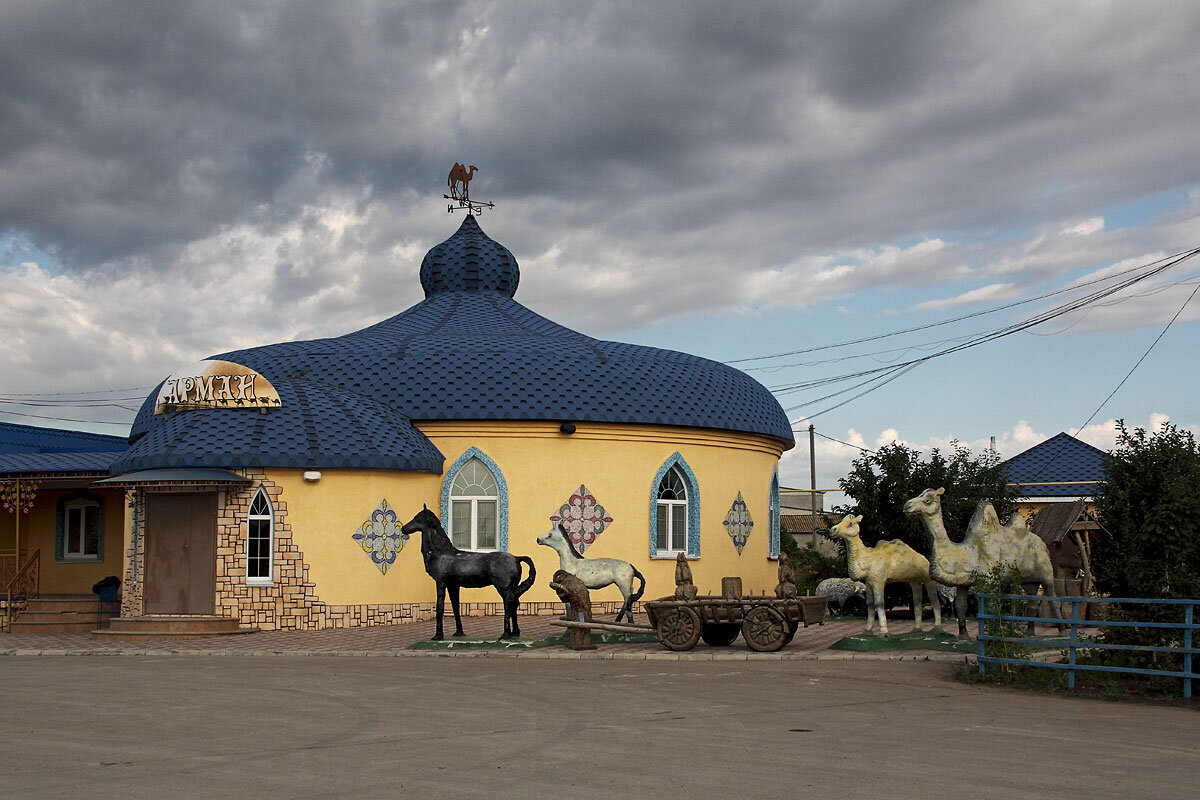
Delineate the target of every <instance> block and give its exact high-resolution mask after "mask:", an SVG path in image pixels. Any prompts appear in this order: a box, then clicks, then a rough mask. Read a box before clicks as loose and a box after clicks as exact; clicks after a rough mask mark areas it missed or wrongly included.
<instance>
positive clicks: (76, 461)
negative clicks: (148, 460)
mask: <svg viewBox="0 0 1200 800" xmlns="http://www.w3.org/2000/svg"><path fill="white" fill-rule="evenodd" d="M122 441H124V440H122ZM119 455H120V452H119V451H114V450H86V451H81V452H63V453H0V475H22V474H26V475H28V474H38V475H42V474H51V473H56V472H57V473H67V472H95V473H104V472H108V470H109V467H110V466H111V465H112V463H113V461H115V460H116V458H117V456H119Z"/></svg>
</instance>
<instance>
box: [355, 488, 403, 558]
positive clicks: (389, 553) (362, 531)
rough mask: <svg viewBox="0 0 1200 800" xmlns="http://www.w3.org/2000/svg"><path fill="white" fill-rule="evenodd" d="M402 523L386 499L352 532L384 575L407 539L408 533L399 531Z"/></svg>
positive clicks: (359, 544)
mask: <svg viewBox="0 0 1200 800" xmlns="http://www.w3.org/2000/svg"><path fill="white" fill-rule="evenodd" d="M402 524H403V523H401V522H399V521H397V519H396V510H395V509H394V508H392V507H391V506H390V505H388V501H387V500H382V501H380V503H379V506H378V507H377V508H376V509H375V510H374V511H372V512H371V516H369V517H367V521H366V522H364V523H363V524H362V525H360V526H358V530H357V531H355V532H354V541H356V542H358V546H359V547H361V548H362V550H363V552H364V553H366V554H367V555H369V556H370V557H371V561H372V562H374V564H375V566H377V567H379V571H380V572H382V573H383V574H384V575H387V571H388V567H390V566H392V564H395V563H396V555H397V554H398V553H399V552H400V551H401V550H403V549H404V543H405V542H407V541H408V535H407V534H404V533H401V532H400V528H401V526H402Z"/></svg>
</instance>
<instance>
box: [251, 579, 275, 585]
mask: <svg viewBox="0 0 1200 800" xmlns="http://www.w3.org/2000/svg"><path fill="white" fill-rule="evenodd" d="M246 585H247V586H274V585H275V581H274V580H272V579H271V578H246Z"/></svg>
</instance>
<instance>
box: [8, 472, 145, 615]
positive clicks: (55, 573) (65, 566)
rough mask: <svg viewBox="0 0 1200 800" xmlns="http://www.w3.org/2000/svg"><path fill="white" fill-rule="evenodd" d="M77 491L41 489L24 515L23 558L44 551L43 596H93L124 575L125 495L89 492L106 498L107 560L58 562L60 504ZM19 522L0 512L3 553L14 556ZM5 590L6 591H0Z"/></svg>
mask: <svg viewBox="0 0 1200 800" xmlns="http://www.w3.org/2000/svg"><path fill="white" fill-rule="evenodd" d="M76 491H78V490H76V489H44V488H43V489H40V490H39V491H38V493H37V495H36V499H35V502H34V506H33V509H32V510H31V511H30V513H29V514H27V515H26V514H22V515H21V555H22V558H27V557H28V556H29V555H30V554H32V553H33V551H34V550H39V549H40V550H41V551H42V552H41V592H42V594H91V593H92V585H93V584H95V583H96V582H97V581H99V580H100V579H101V578H105V577H107V576H109V575H118V576H119V575H120V574H121V563H122V557H123V549H124V535H125V493H124V492H121V491H113V490H111V489H107V490H98V489H92V488H89V489H87V490H86V491H87V492H88V493H89V494H93V495H98V496H100V497H103V498H104V560H103V561H99V562H97V561H81V562H65V561H64V562H57V561H55V560H54V538H55V534H56V530H57V519H58V500H59V498H61V497H63V496H64V495H68V494H73V493H74V492H76ZM14 536H15V522H14V517H13V514H12V513H11V512H8V511H5V510H4V509H0V552H11V551H12V548H13V543H14ZM0 588H3V587H0Z"/></svg>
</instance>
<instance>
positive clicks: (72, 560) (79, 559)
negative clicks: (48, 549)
mask: <svg viewBox="0 0 1200 800" xmlns="http://www.w3.org/2000/svg"><path fill="white" fill-rule="evenodd" d="M103 561H104V559H102V558H101V557H100V556H63V557H62V558H56V559H54V563H56V564H99V563H101V562H103Z"/></svg>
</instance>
